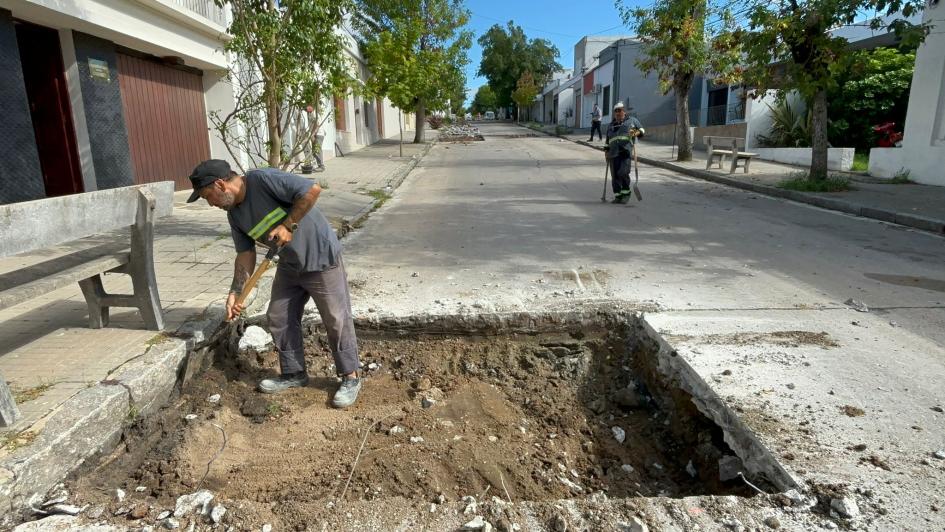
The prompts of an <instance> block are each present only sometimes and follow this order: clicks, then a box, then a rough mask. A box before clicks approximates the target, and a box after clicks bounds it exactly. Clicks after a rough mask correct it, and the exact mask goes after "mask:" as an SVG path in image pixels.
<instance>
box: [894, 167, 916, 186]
mask: <svg viewBox="0 0 945 532" xmlns="http://www.w3.org/2000/svg"><path fill="white" fill-rule="evenodd" d="M909 175H910V172H909V170H908V169H906V168H900V169H899V171H898V172H896V175H894V176H893V177H892V179H890V180H889V182H890V183H893V184H896V185H910V184H912V183H914V182H913V181H912V179H910V178H909Z"/></svg>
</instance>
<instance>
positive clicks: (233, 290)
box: [226, 249, 256, 321]
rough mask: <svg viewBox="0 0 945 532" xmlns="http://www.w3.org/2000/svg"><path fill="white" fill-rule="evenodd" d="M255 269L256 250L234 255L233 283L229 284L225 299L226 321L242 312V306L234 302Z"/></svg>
mask: <svg viewBox="0 0 945 532" xmlns="http://www.w3.org/2000/svg"><path fill="white" fill-rule="evenodd" d="M255 269H256V250H255V249H248V250H246V251H241V252H239V253H237V254H236V260H234V261H233V282H232V284H230V295H229V296H228V297H227V298H226V320H227V321H230V320H232V319H233V318H235V317H237V316H239V315H240V313H241V312H243V307H242V305H239V304H237V302H236V300H237V299H238V298H239V296H240V294H242V293H243V287H244V286H245V285H246V281H247V280H249V277H250V276H251V275H252V274H253V270H255Z"/></svg>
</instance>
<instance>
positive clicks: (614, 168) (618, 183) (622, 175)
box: [610, 153, 633, 197]
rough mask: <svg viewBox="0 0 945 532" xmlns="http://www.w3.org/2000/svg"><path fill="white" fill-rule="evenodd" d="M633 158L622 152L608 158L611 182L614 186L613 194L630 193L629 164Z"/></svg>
mask: <svg viewBox="0 0 945 532" xmlns="http://www.w3.org/2000/svg"><path fill="white" fill-rule="evenodd" d="M632 163H633V158H631V157H630V154H628V153H622V154H620V155H619V156H617V157H615V158H613V159H611V160H610V175H611V177H612V179H611V181H610V182H611V184H612V185H613V187H614V196H618V197H619V196H623V195H625V194H630V165H631V164H632Z"/></svg>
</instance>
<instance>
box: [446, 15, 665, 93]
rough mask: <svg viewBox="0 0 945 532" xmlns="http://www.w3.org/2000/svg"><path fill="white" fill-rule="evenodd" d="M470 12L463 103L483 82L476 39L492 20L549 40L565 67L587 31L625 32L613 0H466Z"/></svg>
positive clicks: (479, 51) (571, 62)
mask: <svg viewBox="0 0 945 532" xmlns="http://www.w3.org/2000/svg"><path fill="white" fill-rule="evenodd" d="M465 4H466V9H468V10H470V11H471V12H472V17H471V19H470V21H469V25H468V26H469V29H470V30H472V31H473V33H474V34H475V35H474V37H473V45H472V48H471V49H470V50H469V65H467V67H466V89H467V93H466V105H469V103H470V102H472V99H473V97H474V96H475V94H476V90H477V89H479V87H480V86H481V85H485V84H486V80H485V78H482V77H478V76H476V72H478V71H479V62H480V61H481V60H482V47H481V46H479V43H478V42H476V41H477V40H478V39H479V37H480V36H481V35H482V34H483V33H485V32H486V31H487V30H488V29H489V28H490V27H492V25H493V24H499V25H501V26H505V24H506V23H507V22H508V21H509V20H512V21H514V22H515V23H516V24H517V25H519V26H521V27H522V29H523V30H525V35H526V36H528V38H529V39H533V38H542V39H548V40H550V41H551V42H552V43H553V44H554V45H555V46H557V47H558V51H559V52H561V55H560V56H559V57H558V63H561V65H562V66H564V67H565V68H571V67H572V66H573V65H574V45H575V44H576V43H577V42H578V41H579V40H581V38H582V37H584V36H586V35H628V34H630V33H631V32H630V30H629V29H627V28H626V27H625V26H624V25H623V23H622V22H621V20H620V15H619V14H618V12H617V8H616V7H614V0H579V1H574V0H571V1H564V0H543V1H539V0H466V2H465ZM624 4H625V5H630V6H637V5H649V4H650V2H649V1H641V0H624Z"/></svg>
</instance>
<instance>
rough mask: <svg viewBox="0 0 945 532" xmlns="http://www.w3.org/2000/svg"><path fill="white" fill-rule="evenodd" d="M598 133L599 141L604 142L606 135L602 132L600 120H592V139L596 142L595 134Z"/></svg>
mask: <svg viewBox="0 0 945 532" xmlns="http://www.w3.org/2000/svg"><path fill="white" fill-rule="evenodd" d="M595 131H596V132H597V140H604V135H602V134H601V132H600V120H591V138H590V140H594V132H595Z"/></svg>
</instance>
